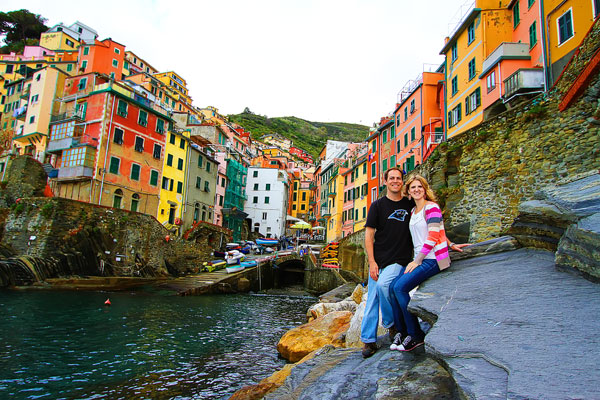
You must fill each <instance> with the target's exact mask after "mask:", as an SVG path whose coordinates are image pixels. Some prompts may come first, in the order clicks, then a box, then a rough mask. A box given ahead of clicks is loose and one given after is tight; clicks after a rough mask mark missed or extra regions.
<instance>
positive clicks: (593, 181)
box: [535, 171, 600, 217]
mask: <svg viewBox="0 0 600 400" xmlns="http://www.w3.org/2000/svg"><path fill="white" fill-rule="evenodd" d="M535 197H536V198H537V199H540V200H545V201H546V202H548V203H552V204H555V205H557V206H559V207H561V208H562V209H564V210H570V211H571V212H572V213H574V214H575V215H577V216H578V217H587V216H589V215H592V214H596V213H599V212H600V174H598V171H591V172H590V174H589V176H587V177H584V178H582V179H578V180H574V181H572V182H569V183H567V184H564V185H558V186H554V187H547V188H544V189H543V190H540V191H538V192H536V193H535Z"/></svg>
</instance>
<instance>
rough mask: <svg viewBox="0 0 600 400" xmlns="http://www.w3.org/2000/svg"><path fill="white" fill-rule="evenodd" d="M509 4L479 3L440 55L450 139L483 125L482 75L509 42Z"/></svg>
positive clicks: (505, 1)
mask: <svg viewBox="0 0 600 400" xmlns="http://www.w3.org/2000/svg"><path fill="white" fill-rule="evenodd" d="M509 3H510V1H509V0H476V1H475V6H474V8H472V9H471V10H470V11H469V12H468V13H467V14H466V15H465V17H464V18H463V19H462V22H461V23H460V24H459V25H458V27H457V28H456V29H455V31H454V33H453V34H452V36H451V37H450V38H449V39H448V40H447V41H446V44H445V45H444V47H443V48H442V50H441V52H440V54H442V55H444V56H446V94H445V97H446V107H447V108H446V113H447V119H446V124H447V126H446V132H447V137H448V138H450V137H452V136H455V135H457V134H459V133H462V132H464V131H466V130H467V129H469V128H472V127H473V126H476V125H478V124H480V123H481V122H482V121H483V107H481V91H482V90H483V86H482V82H481V81H480V79H479V74H480V73H481V71H482V65H483V60H485V58H486V57H487V56H488V55H489V54H490V53H491V52H492V51H494V50H495V49H496V48H497V47H498V46H499V45H500V44H501V43H502V42H506V41H510V38H511V35H512V30H513V23H512V11H511V10H509V9H508V8H507V6H508V4H509Z"/></svg>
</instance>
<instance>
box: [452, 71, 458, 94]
mask: <svg viewBox="0 0 600 400" xmlns="http://www.w3.org/2000/svg"><path fill="white" fill-rule="evenodd" d="M451 84H452V96H454V95H455V94H456V93H458V76H455V77H454V78H452V81H451Z"/></svg>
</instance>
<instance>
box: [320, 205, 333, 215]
mask: <svg viewBox="0 0 600 400" xmlns="http://www.w3.org/2000/svg"><path fill="white" fill-rule="evenodd" d="M321 215H322V216H323V217H331V212H330V211H329V207H321Z"/></svg>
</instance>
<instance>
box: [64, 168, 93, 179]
mask: <svg viewBox="0 0 600 400" xmlns="http://www.w3.org/2000/svg"><path fill="white" fill-rule="evenodd" d="M92 176H94V169H93V168H90V167H86V166H83V165H77V166H74V167H63V168H60V169H59V170H58V177H57V179H58V180H59V181H79V180H87V179H90V178H91V177H92Z"/></svg>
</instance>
